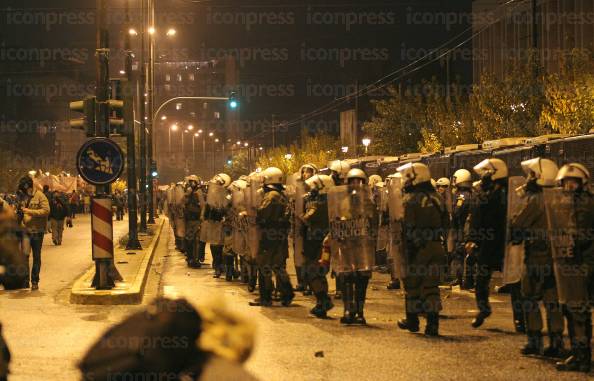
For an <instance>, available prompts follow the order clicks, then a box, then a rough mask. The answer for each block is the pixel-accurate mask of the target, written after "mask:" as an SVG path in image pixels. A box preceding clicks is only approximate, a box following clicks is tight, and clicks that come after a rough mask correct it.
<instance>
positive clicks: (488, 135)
mask: <svg viewBox="0 0 594 381" xmlns="http://www.w3.org/2000/svg"><path fill="white" fill-rule="evenodd" d="M529 53H530V54H529V59H528V60H526V62H521V63H517V64H515V65H514V66H513V67H512V69H511V70H510V72H509V74H507V75H505V76H503V78H497V77H496V76H495V75H493V74H490V73H485V74H483V75H482V76H481V79H480V81H479V83H478V84H477V85H475V86H473V89H472V95H471V96H470V112H471V113H472V120H473V123H474V136H475V138H476V139H477V140H478V141H484V140H491V139H501V138H506V137H521V136H536V135H540V134H542V133H547V132H550V130H549V131H547V130H546V129H543V128H542V124H541V123H540V121H539V120H540V114H541V111H542V109H543V107H544V104H545V97H544V95H543V83H542V77H541V76H539V75H536V74H535V73H537V72H538V69H537V61H536V54H535V53H534V52H529Z"/></svg>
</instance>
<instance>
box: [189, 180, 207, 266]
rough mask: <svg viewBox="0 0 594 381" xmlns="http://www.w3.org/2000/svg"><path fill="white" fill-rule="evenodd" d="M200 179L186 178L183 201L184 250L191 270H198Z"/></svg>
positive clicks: (201, 202) (200, 209)
mask: <svg viewBox="0 0 594 381" xmlns="http://www.w3.org/2000/svg"><path fill="white" fill-rule="evenodd" d="M199 184H200V179H199V178H198V176H196V175H191V176H189V177H188V190H187V193H186V197H185V201H184V220H185V221H184V222H185V242H184V246H185V250H186V261H187V262H188V266H190V267H192V268H200V266H201V264H200V260H199V258H198V250H197V249H198V241H199V238H200V225H201V223H200V216H201V214H202V207H203V203H204V201H203V199H202V194H201V192H200V190H199V189H198V185H199Z"/></svg>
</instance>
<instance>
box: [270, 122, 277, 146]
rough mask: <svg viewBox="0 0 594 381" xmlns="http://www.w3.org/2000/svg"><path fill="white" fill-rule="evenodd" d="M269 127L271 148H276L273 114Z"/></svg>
mask: <svg viewBox="0 0 594 381" xmlns="http://www.w3.org/2000/svg"><path fill="white" fill-rule="evenodd" d="M271 125H272V148H273V149H274V148H276V126H275V125H274V114H272V118H271Z"/></svg>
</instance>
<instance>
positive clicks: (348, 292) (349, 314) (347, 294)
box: [340, 280, 355, 324]
mask: <svg viewBox="0 0 594 381" xmlns="http://www.w3.org/2000/svg"><path fill="white" fill-rule="evenodd" d="M353 286H354V285H353V283H352V282H351V281H350V280H349V281H347V280H345V281H344V283H343V288H342V302H343V303H344V314H343V316H342V317H341V318H340V324H353V322H354V321H355V302H354V295H353V293H354V290H353Z"/></svg>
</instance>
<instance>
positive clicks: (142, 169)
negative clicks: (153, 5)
mask: <svg viewBox="0 0 594 381" xmlns="http://www.w3.org/2000/svg"><path fill="white" fill-rule="evenodd" d="M140 1H141V3H142V6H141V7H140V12H141V15H140V19H141V25H142V27H141V30H140V94H139V96H140V110H139V113H140V174H139V178H140V192H139V193H140V197H139V200H140V232H141V233H146V232H147V227H146V204H147V195H146V188H147V184H146V172H147V171H146V157H147V155H146V143H147V141H146V140H147V139H146V119H147V118H146V101H147V97H146V62H145V52H144V50H145V45H144V42H145V41H144V34H145V33H146V25H147V24H146V8H145V1H146V0H140Z"/></svg>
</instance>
